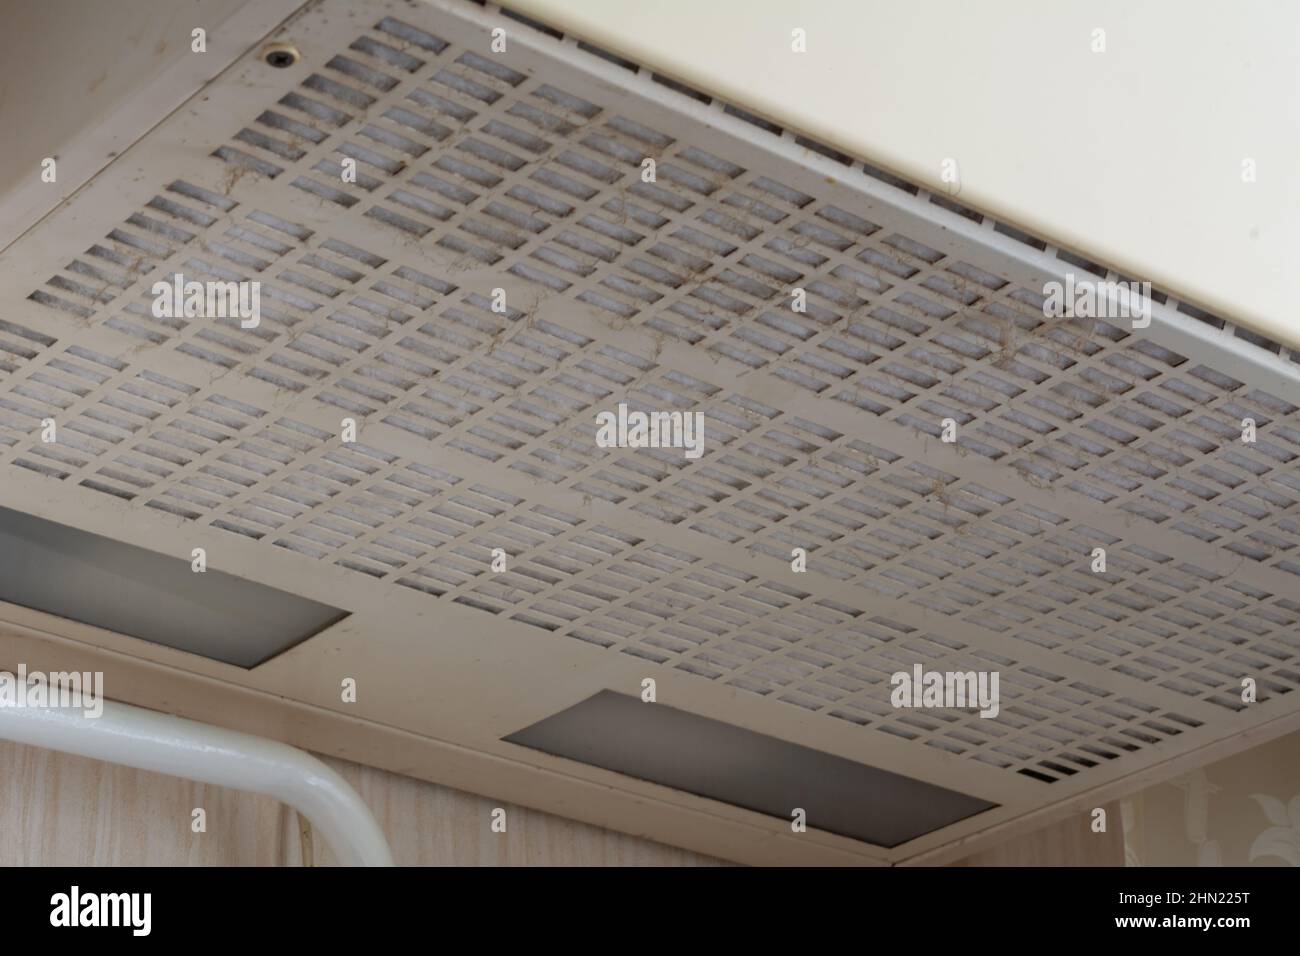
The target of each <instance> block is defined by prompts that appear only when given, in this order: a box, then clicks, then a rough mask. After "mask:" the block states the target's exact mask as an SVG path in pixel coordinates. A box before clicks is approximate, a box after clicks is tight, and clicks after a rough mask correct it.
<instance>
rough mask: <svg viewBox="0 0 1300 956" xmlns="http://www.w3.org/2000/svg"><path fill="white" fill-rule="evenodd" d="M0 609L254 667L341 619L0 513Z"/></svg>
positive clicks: (258, 588)
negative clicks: (3, 605)
mask: <svg viewBox="0 0 1300 956" xmlns="http://www.w3.org/2000/svg"><path fill="white" fill-rule="evenodd" d="M0 601H8V602H9V603H10V604H18V605H20V606H22V607H28V608H32V609H33V610H37V611H45V612H46V613H49V614H56V615H58V616H59V617H63V618H67V619H68V620H72V621H79V622H80V623H82V624H90V625H92V626H94V627H100V628H104V629H105V630H109V631H117V632H119V633H121V634H127V635H130V636H132V637H139V638H142V639H144V640H146V641H153V642H154V643H155V644H164V645H166V646H167V647H174V648H176V649H177V650H181V651H188V652H189V653H191V654H199V655H201V656H203V657H208V658H211V659H213V660H218V661H222V662H223V663H226V664H234V665H236V666H238V667H253V666H255V665H257V664H260V663H262V662H263V661H265V660H267V659H269V658H271V657H274V656H275V655H276V654H278V653H280V652H281V651H284V650H287V649H288V648H290V647H292V646H293V645H295V644H298V643H299V642H301V641H304V640H306V639H307V638H309V637H311V636H312V635H313V634H315V633H317V632H318V631H321V630H323V629H324V628H326V627H328V626H329V625H331V624H333V623H335V622H336V621H339V620H341V619H342V618H344V617H346V616H347V614H346V612H344V611H341V610H339V609H338V608H336V607H329V606H328V605H325V604H318V603H317V602H315V601H310V600H308V599H307V598H303V597H298V596H297V595H294V594H289V593H287V592H285V591H278V590H276V589H275V588H270V587H267V586H266V585H264V584H258V583H256V582H254V581H248V580H245V579H243V578H237V577H234V576H233V575H230V574H223V573H222V572H220V571H212V570H209V571H204V572H203V573H201V574H200V573H196V572H195V571H193V570H192V569H191V567H190V563H189V562H188V561H183V560H180V559H178V558H172V557H168V556H166V555H162V554H157V553H155V552H153V551H146V550H145V549H144V548H137V547H134V546H133V545H129V544H123V543H122V542H120V541H114V540H113V539H112V538H103V537H100V536H99V535H97V534H89V533H88V532H85V531H79V530H77V529H76V528H69V527H67V526H66V525H61V524H56V523H55V522H53V521H46V520H45V519H43V518H36V517H33V516H32V515H27V514H22V513H21V512H18V511H11V510H10V509H8V508H0Z"/></svg>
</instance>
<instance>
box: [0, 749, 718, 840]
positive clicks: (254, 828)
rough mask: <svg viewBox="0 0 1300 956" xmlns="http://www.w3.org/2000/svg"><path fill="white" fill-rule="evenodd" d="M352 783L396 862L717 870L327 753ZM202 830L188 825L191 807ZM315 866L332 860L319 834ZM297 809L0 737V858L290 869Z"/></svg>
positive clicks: (617, 835)
mask: <svg viewBox="0 0 1300 956" xmlns="http://www.w3.org/2000/svg"><path fill="white" fill-rule="evenodd" d="M326 763H328V764H329V765H330V766H331V767H333V768H334V769H335V770H337V771H338V772H339V773H341V774H342V775H343V776H344V777H345V778H346V779H347V781H348V782H349V783H350V784H352V786H354V787H356V788H357V790H358V792H359V793H360V794H361V796H362V798H363V799H364V800H365V801H366V803H367V804H368V805H369V806H370V808H371V810H372V811H373V812H374V813H375V816H376V818H377V819H378V820H379V823H380V825H381V826H382V827H383V828H384V831H385V832H386V833H387V834H388V840H389V843H390V844H391V846H392V848H393V854H394V856H395V857H396V859H397V862H398V863H399V864H402V865H449V866H464V865H469V866H474V865H489V866H492V865H504V866H513V865H521V864H549V865H553V866H567V865H589V866H603V865H629V864H631V865H642V866H681V865H715V864H717V863H718V862H719V861H717V860H713V859H710V858H709V857H704V856H700V855H698V854H695V853H690V852H688V851H686V850H679V849H676V848H673V847H667V846H664V845H662V844H659V843H653V842H651V841H649V840H643V839H639V838H637V837H634V836H627V835H625V834H621V833H615V832H613V831H611V830H602V829H600V828H599V827H593V826H588V825H587V824H584V823H577V822H575V821H573V820H565V819H562V818H560V817H555V816H551V815H550V814H546V813H540V812H538V811H536V810H528V809H525V808H522V807H513V806H508V805H507V806H506V807H505V810H506V832H505V833H504V834H501V833H493V832H492V831H491V825H490V824H491V813H492V810H493V808H494V807H496V806H498V804H497V803H495V802H494V801H491V800H488V799H486V798H483V797H477V796H473V795H471V794H467V793H462V792H460V791H458V790H451V789H449V788H447V787H440V786H437V785H436V784H431V783H425V782H424V781H420V780H415V779H413V778H411V777H402V776H398V775H396V774H392V773H387V772H385V771H382V770H376V769H374V768H372V767H362V766H359V765H357V764H352V763H347V762H345V761H341V760H333V759H327V760H326ZM196 807H202V808H203V809H204V810H206V812H207V832H206V833H193V832H191V829H190V824H191V819H192V817H191V814H192V811H193V810H194V808H196ZM309 842H310V843H311V844H312V846H313V854H312V856H313V858H314V862H315V864H316V865H322V866H328V865H331V864H333V863H334V859H333V855H332V854H331V853H330V851H329V849H328V848H327V847H325V846H323V845H322V844H321V842H320V841H318V840H311V841H309ZM302 862H303V851H302V841H301V838H300V835H299V824H298V819H297V814H295V813H294V812H293V811H292V810H289V809H288V808H286V807H285V806H284V805H283V804H280V803H278V802H277V801H275V800H273V799H271V798H270V797H260V796H256V795H253V794H248V793H243V792H240V791H236V790H227V789H224V788H221V787H211V786H205V785H203V784H198V783H194V782H192V781H189V780H181V779H179V778H177V777H168V776H163V775H161V774H154V773H146V772H144V771H139V770H131V769H128V768H125V767H118V766H114V765H112V764H105V763H101V762H99V761H96V760H89V759H86V758H84V757H73V756H68V755H66V754H60V753H55V752H53V751H49V750H42V749H38V748H35V747H26V746H22V745H19V744H12V743H8V742H4V741H0V865H4V866H31V865H37V866H83V865H93V866H177V865H229V866H274V865H289V866H300V865H302Z"/></svg>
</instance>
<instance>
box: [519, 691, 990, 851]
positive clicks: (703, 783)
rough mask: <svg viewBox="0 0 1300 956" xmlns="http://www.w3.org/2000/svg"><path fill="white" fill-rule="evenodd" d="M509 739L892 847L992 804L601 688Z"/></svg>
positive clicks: (654, 781)
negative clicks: (799, 815) (800, 813)
mask: <svg viewBox="0 0 1300 956" xmlns="http://www.w3.org/2000/svg"><path fill="white" fill-rule="evenodd" d="M506 741H507V742H508V743H513V744H519V745H520V746H523V747H529V748H531V749H533V750H540V751H542V752H543V753H548V754H551V755H553V756H556V757H566V758H568V759H569V760H577V761H580V762H581V763H585V764H591V765H592V766H596V767H600V768H602V769H604V770H613V771H615V772H617V773H623V774H627V775H628V776H630V777H636V778H638V779H640V780H646V781H649V782H650V783H657V784H660V785H662V786H665V787H672V788H673V789H674V790H683V791H685V792H687V793H693V794H695V795H696V796H701V797H708V798H709V799H712V800H721V801H722V802H724V803H730V804H734V805H735V806H738V807H743V808H745V809H746V810H754V811H757V812H758V813H765V814H767V815H769V816H773V817H780V818H783V819H786V820H790V819H792V818H791V813H792V812H793V811H794V810H795V809H796V808H800V809H803V810H804V811H805V812H806V813H807V823H808V826H809V827H812V828H813V829H817V830H824V831H827V832H829V833H838V834H839V835H841V836H846V837H852V838H853V839H855V840H862V841H864V842H866V843H872V844H875V845H876V846H882V847H894V846H898V845H899V844H901V843H906V842H907V841H908V840H913V839H915V838H917V837H919V836H924V835H925V834H927V833H930V832H931V831H933V830H938V829H941V828H942V827H946V826H948V825H949V824H952V823H956V822H958V821H959V820H964V819H966V818H967V817H969V816H972V815H973V814H976V813H981V812H983V811H984V810H990V809H992V808H993V807H995V806H996V804H992V803H988V802H987V801H984V800H979V799H976V798H975V797H970V796H967V795H966V794H964V793H958V792H956V791H955V790H947V789H945V788H943V787H936V786H934V785H932V784H928V783H923V782H921V781H920V780H913V779H912V778H911V777H904V776H902V775H900V774H896V773H890V772H889V771H887V770H878V769H876V768H875V767H868V766H866V765H864V764H860V763H854V762H853V761H851V760H845V759H844V758H842V757H836V756H833V755H831V754H827V753H822V752H821V751H819V750H813V749H811V748H809V747H801V746H799V745H798V744H792V743H787V742H786V741H784V740H778V739H777V738H776V737H769V736H767V735H766V734H760V733H756V732H755V731H752V730H746V729H745V728H743V727H735V726H733V725H731V724H726V723H723V722H722V721H719V720H712V719H710V718H708V717H700V716H699V715H697V714H691V713H687V712H686V711H684V710H677V709H675V708H672V707H667V706H664V705H663V704H646V703H642V702H641V701H640V700H639V699H637V698H635V697H628V696H625V695H623V694H616V693H614V692H613V691H602V692H601V693H599V694H597V695H595V696H594V697H589V698H588V699H586V700H584V701H583V702H582V703H580V704H575V705H574V706H572V707H570V708H568V709H567V710H563V711H560V713H558V714H554V715H552V716H550V717H547V718H546V719H545V720H541V721H539V722H538V723H535V724H533V725H532V726H531V727H526V728H525V729H523V730H521V731H519V732H518V733H515V734H512V735H511V736H509V737H507V738H506Z"/></svg>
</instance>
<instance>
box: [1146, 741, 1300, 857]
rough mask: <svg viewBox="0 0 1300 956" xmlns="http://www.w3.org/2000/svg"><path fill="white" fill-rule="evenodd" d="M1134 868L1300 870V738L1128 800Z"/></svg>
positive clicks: (1267, 746) (1256, 750)
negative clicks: (1291, 867) (1220, 867)
mask: <svg viewBox="0 0 1300 956" xmlns="http://www.w3.org/2000/svg"><path fill="white" fill-rule="evenodd" d="M1123 815H1124V824H1125V826H1124V830H1125V843H1126V852H1127V860H1128V863H1129V865H1131V866H1220V865H1222V866H1300V734H1291V735H1289V736H1286V737H1282V738H1280V739H1278V740H1275V741H1273V742H1272V743H1268V744H1264V745H1263V746H1260V747H1255V748H1254V749H1252V750H1248V751H1246V752H1245V753H1242V754H1238V755H1236V756H1235V757H1229V758H1227V759H1226V760H1220V761H1219V762H1217V763H1213V764H1210V765H1209V766H1207V767H1204V768H1202V769H1200V770H1197V771H1194V772H1192V773H1189V774H1186V775H1184V776H1182V777H1180V778H1179V779H1177V780H1175V781H1173V782H1170V783H1164V784H1159V785H1157V786H1154V787H1151V788H1149V789H1147V790H1144V791H1142V792H1141V793H1138V794H1136V795H1134V796H1133V797H1131V798H1129V799H1128V800H1125V801H1124V802H1123Z"/></svg>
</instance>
